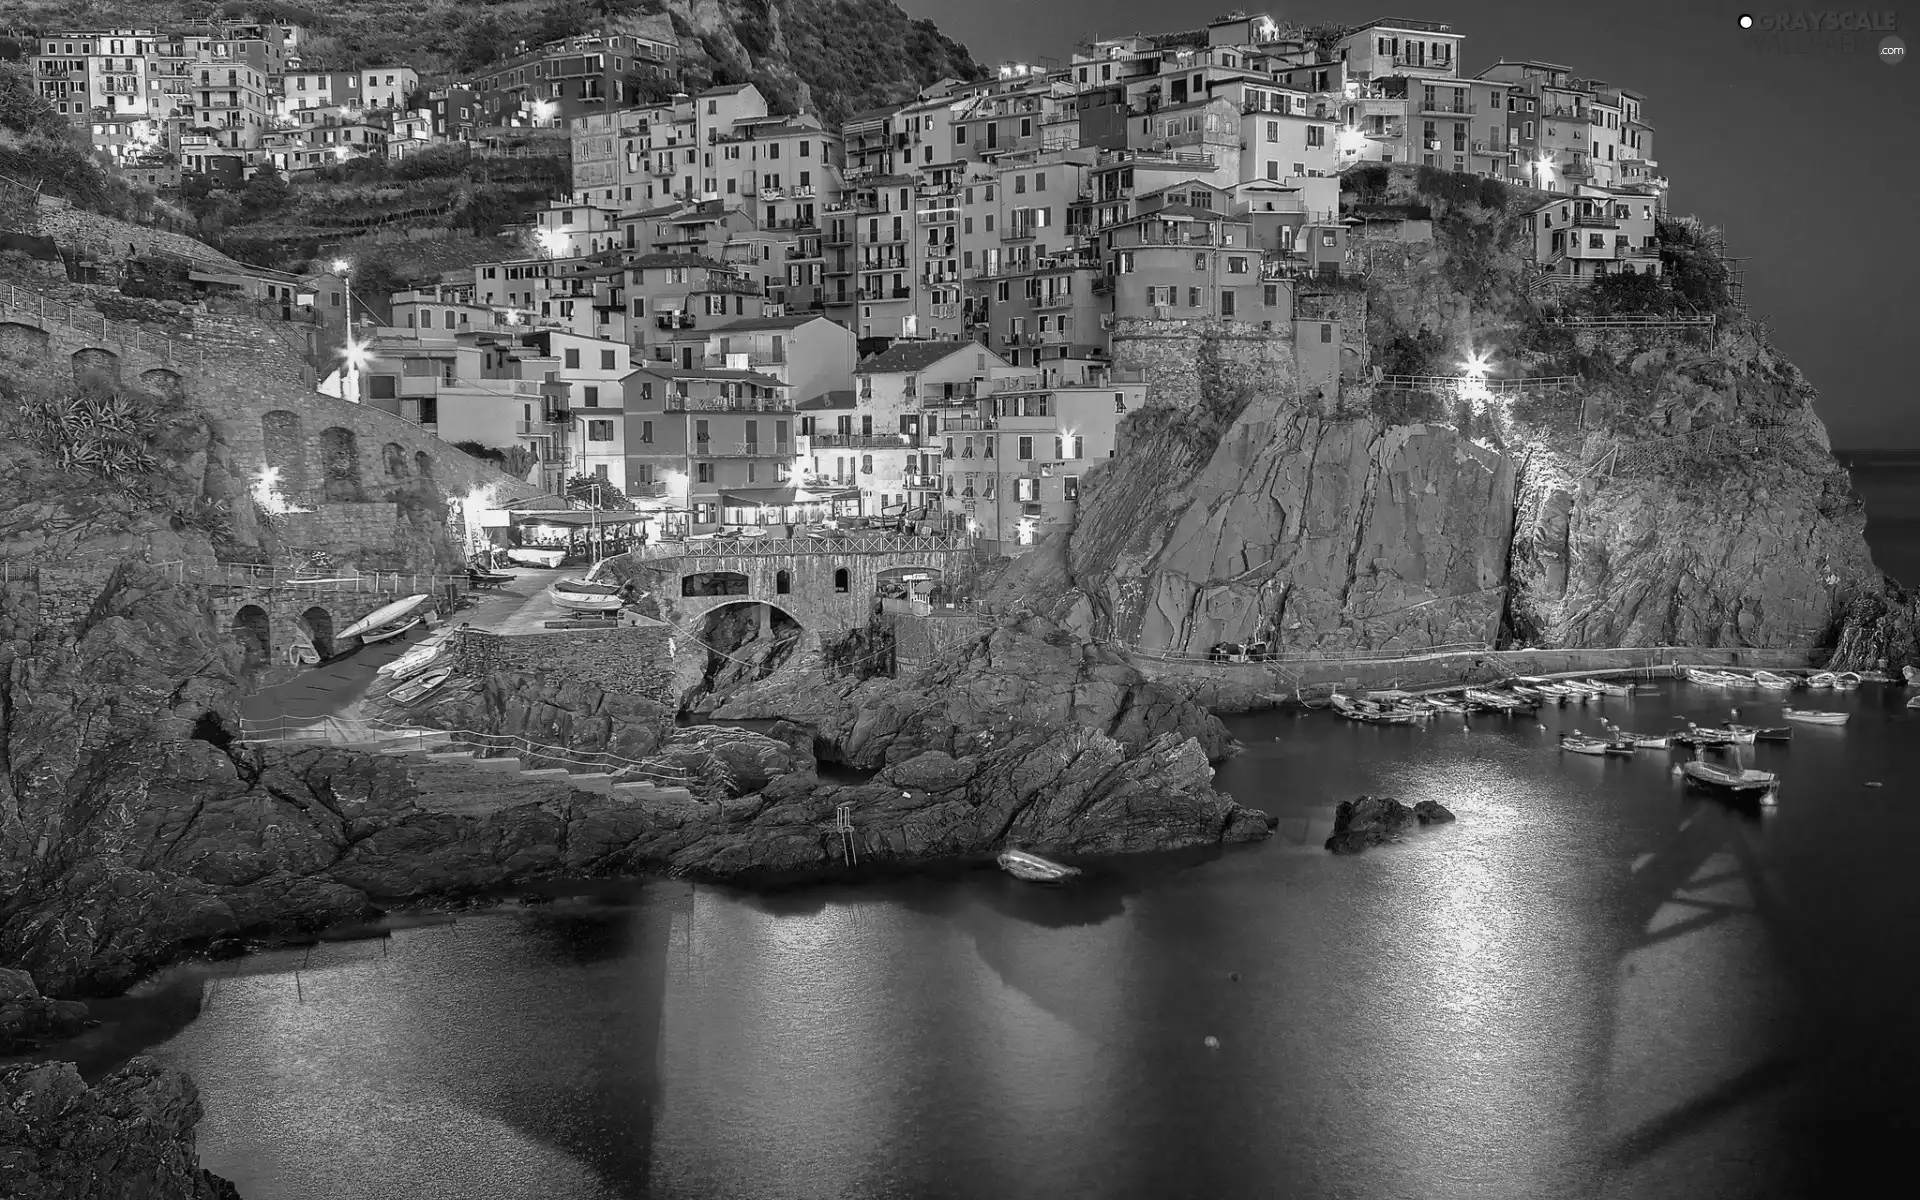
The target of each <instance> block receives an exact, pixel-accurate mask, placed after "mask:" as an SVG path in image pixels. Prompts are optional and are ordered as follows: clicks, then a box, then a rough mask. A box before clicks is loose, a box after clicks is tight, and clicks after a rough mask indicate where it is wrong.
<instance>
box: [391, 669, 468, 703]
mask: <svg viewBox="0 0 1920 1200" xmlns="http://www.w3.org/2000/svg"><path fill="white" fill-rule="evenodd" d="M452 677H453V668H452V667H435V668H434V669H433V670H431V671H428V672H427V673H426V674H425V675H422V676H420V678H418V679H409V680H408V681H407V682H405V683H403V684H401V685H400V686H399V687H397V688H395V689H393V690H392V691H391V692H388V693H387V699H389V700H391V701H393V702H394V703H395V704H412V703H413V702H414V701H416V700H418V699H420V698H421V697H422V696H424V695H426V694H427V693H428V692H431V691H432V690H433V689H435V688H437V687H439V686H440V685H441V684H443V683H445V682H446V681H447V680H448V679H450V678H452Z"/></svg>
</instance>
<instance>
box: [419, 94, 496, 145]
mask: <svg viewBox="0 0 1920 1200" xmlns="http://www.w3.org/2000/svg"><path fill="white" fill-rule="evenodd" d="M481 99H482V97H481V95H480V93H479V92H477V91H474V90H473V89H472V88H467V87H450V88H436V89H434V90H433V91H431V92H429V93H427V107H428V108H430V109H432V110H433V136H435V137H437V138H440V139H441V140H443V141H448V142H464V141H469V140H471V139H473V138H476V137H478V136H479V133H480V128H481V125H482V123H483V120H482V117H481V108H480V102H481Z"/></svg>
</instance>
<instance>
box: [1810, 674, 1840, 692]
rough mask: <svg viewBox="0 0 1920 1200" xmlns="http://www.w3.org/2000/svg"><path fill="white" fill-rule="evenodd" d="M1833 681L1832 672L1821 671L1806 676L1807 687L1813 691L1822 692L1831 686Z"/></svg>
mask: <svg viewBox="0 0 1920 1200" xmlns="http://www.w3.org/2000/svg"><path fill="white" fill-rule="evenodd" d="M1833 679H1834V675H1833V672H1832V671H1821V672H1818V673H1817V674H1813V675H1809V676H1807V686H1808V687H1809V688H1812V689H1813V690H1815V691H1824V690H1825V689H1827V688H1830V687H1832V686H1833Z"/></svg>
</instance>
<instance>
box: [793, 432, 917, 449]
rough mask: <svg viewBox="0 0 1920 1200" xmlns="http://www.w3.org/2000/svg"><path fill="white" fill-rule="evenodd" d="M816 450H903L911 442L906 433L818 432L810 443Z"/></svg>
mask: <svg viewBox="0 0 1920 1200" xmlns="http://www.w3.org/2000/svg"><path fill="white" fill-rule="evenodd" d="M809 444H811V445H812V447H813V448H814V449H815V450H903V449H905V448H906V447H907V446H908V445H910V444H911V436H910V435H908V434H904V433H816V434H814V435H812V438H811V440H810V443H809Z"/></svg>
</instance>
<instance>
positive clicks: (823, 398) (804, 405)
mask: <svg viewBox="0 0 1920 1200" xmlns="http://www.w3.org/2000/svg"><path fill="white" fill-rule="evenodd" d="M794 407H795V408H798V409H801V410H804V411H806V412H818V411H820V410H822V409H828V408H855V407H858V405H857V404H856V403H855V402H854V397H853V393H852V392H850V391H841V392H822V393H821V394H820V395H818V396H814V397H812V398H811V399H807V400H802V401H801V402H800V403H798V404H796V405H794Z"/></svg>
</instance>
